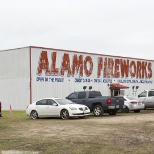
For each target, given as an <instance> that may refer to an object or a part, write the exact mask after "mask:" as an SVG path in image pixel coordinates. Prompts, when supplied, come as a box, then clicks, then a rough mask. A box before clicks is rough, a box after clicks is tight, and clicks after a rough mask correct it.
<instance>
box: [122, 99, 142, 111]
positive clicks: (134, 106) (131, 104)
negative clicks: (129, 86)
mask: <svg viewBox="0 0 154 154" xmlns="http://www.w3.org/2000/svg"><path fill="white" fill-rule="evenodd" d="M123 97H124V99H125V100H124V105H125V107H124V108H123V109H122V110H121V111H122V112H125V113H128V112H129V111H134V112H135V113H138V112H140V110H143V109H144V108H145V105H144V102H143V101H140V100H138V98H135V97H129V96H128V97H127V96H123Z"/></svg>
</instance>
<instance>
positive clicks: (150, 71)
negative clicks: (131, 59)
mask: <svg viewBox="0 0 154 154" xmlns="http://www.w3.org/2000/svg"><path fill="white" fill-rule="evenodd" d="M151 66H152V64H151V63H148V71H149V73H148V78H152V68H151Z"/></svg>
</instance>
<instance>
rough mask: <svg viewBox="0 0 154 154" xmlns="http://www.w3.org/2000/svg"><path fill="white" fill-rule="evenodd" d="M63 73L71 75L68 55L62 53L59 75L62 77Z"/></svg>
mask: <svg viewBox="0 0 154 154" xmlns="http://www.w3.org/2000/svg"><path fill="white" fill-rule="evenodd" d="M64 71H67V72H68V73H67V75H68V76H70V75H71V69H70V58H69V54H66V53H64V56H63V59H62V66H61V71H60V73H61V75H64Z"/></svg>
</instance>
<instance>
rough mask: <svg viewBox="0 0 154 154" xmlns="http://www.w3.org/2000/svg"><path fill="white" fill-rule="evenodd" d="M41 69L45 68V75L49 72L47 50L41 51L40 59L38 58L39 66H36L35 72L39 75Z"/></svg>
mask: <svg viewBox="0 0 154 154" xmlns="http://www.w3.org/2000/svg"><path fill="white" fill-rule="evenodd" d="M42 70H45V74H46V75H49V74H50V70H49V61H48V56H47V51H42V52H41V55H40V59H39V66H38V68H37V74H39V75H41V74H42Z"/></svg>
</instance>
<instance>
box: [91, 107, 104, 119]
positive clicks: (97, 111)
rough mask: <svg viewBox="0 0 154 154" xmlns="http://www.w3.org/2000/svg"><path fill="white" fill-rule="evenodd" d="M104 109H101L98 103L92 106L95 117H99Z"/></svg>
mask: <svg viewBox="0 0 154 154" xmlns="http://www.w3.org/2000/svg"><path fill="white" fill-rule="evenodd" d="M103 113H104V111H103V109H102V107H101V106H100V105H96V106H94V108H93V114H94V115H95V116H96V117H99V116H101V115H103Z"/></svg>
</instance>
